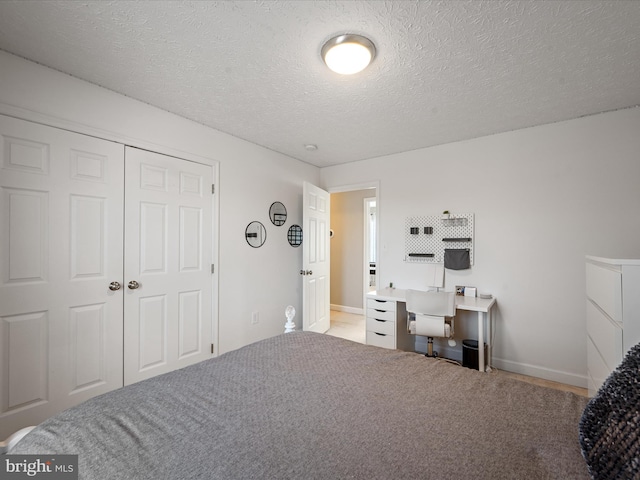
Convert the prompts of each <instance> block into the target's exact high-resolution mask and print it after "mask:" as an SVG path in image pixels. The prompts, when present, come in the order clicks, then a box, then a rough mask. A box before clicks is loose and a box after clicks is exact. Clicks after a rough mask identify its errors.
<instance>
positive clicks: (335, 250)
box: [327, 182, 379, 343]
mask: <svg viewBox="0 0 640 480" xmlns="http://www.w3.org/2000/svg"><path fill="white" fill-rule="evenodd" d="M328 191H329V193H330V194H331V231H332V235H331V240H330V242H331V249H330V258H331V269H330V271H331V281H330V308H331V328H330V330H329V332H327V333H329V334H330V335H334V336H339V337H342V338H348V339H350V340H353V341H357V342H360V343H365V338H366V323H365V315H366V294H367V293H369V291H371V290H372V289H375V285H377V283H378V282H377V277H378V273H379V265H378V262H377V258H378V236H379V228H378V225H379V221H378V217H379V215H378V212H379V199H378V193H377V192H378V185H377V182H376V183H375V184H373V183H372V184H366V185H354V186H346V187H341V188H333V189H328Z"/></svg>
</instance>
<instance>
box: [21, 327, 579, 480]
mask: <svg viewBox="0 0 640 480" xmlns="http://www.w3.org/2000/svg"><path fill="white" fill-rule="evenodd" d="M587 401H588V399H587V398H584V397H580V396H578V395H575V394H573V393H569V392H563V391H558V390H553V389H548V388H543V387H539V386H536V385H532V384H528V383H524V382H520V381H518V380H514V379H510V378H507V377H505V376H502V375H499V374H485V373H480V372H478V371H474V370H470V369H467V368H463V367H460V366H457V365H453V364H451V363H449V362H446V361H443V360H437V359H433V358H426V357H425V356H423V355H419V354H414V353H409V352H401V351H397V350H386V349H381V348H377V347H372V346H366V345H361V344H357V343H354V342H351V341H348V340H343V339H340V338H335V337H331V336H328V335H321V334H314V333H309V332H293V333H287V334H283V335H280V336H277V337H274V338H270V339H267V340H263V341H260V342H257V343H255V344H252V345H248V346H246V347H244V348H241V349H239V350H236V351H233V352H229V353H226V354H224V355H221V356H220V357H218V358H215V359H211V360H208V361H204V362H201V363H199V364H197V365H193V366H190V367H187V368H184V369H182V370H178V371H174V372H171V373H168V374H165V375H162V376H159V377H155V378H152V379H149V380H145V381H142V382H139V383H136V384H134V385H131V386H128V387H125V388H122V389H119V390H116V391H112V392H110V393H107V394H105V395H102V396H100V397H96V398H93V399H91V400H89V401H87V402H85V403H83V404H81V405H79V406H76V407H74V408H71V409H69V410H67V411H65V412H62V413H60V414H58V415H57V416H55V417H53V418H51V419H49V420H47V421H45V422H44V423H42V424H41V425H39V426H38V427H37V428H36V429H34V430H33V431H32V432H30V433H29V434H27V435H26V436H25V437H24V438H23V439H22V440H21V441H19V442H18V443H17V445H16V446H15V447H13V449H12V450H11V451H10V452H9V453H10V454H78V461H79V473H80V478H83V479H110V480H114V479H134V478H135V479H154V480H157V479H188V478H207V479H251V478H268V479H305V480H306V479H396V478H397V479H400V478H402V479H417V478H423V479H429V478H434V479H461V478H477V479H500V478H509V479H537V480H540V479H563V480H565V479H581V478H589V472H588V469H587V464H586V462H585V459H584V458H583V455H582V453H581V447H580V444H579V439H578V424H579V421H580V418H581V416H582V413H583V411H584V409H585V407H586V405H587Z"/></svg>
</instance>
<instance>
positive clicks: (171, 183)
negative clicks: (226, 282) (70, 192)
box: [124, 147, 213, 385]
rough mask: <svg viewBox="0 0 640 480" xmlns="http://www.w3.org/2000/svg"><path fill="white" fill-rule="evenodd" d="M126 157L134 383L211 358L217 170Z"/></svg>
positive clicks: (128, 322) (148, 156) (130, 151)
mask: <svg viewBox="0 0 640 480" xmlns="http://www.w3.org/2000/svg"><path fill="white" fill-rule="evenodd" d="M125 156H126V178H127V183H126V198H127V202H126V207H125V252H126V257H125V283H126V292H125V326H124V328H125V362H124V363H125V374H124V378H125V385H127V384H130V383H134V382H137V381H139V380H143V379H145V378H149V377H152V376H154V375H158V374H161V373H165V372H168V371H171V370H175V369H177V368H182V367H185V366H187V365H190V364H193V363H196V362H199V361H201V360H204V359H207V358H210V357H211V350H210V345H211V343H212V304H211V303H212V278H211V258H212V253H211V252H212V213H213V207H212V197H211V190H210V185H211V183H212V180H213V169H212V167H211V166H207V165H202V164H198V163H194V162H190V161H187V160H182V159H178V158H174V157H169V156H166V155H161V154H158V153H153V152H148V151H145V150H139V149H135V148H130V147H127V149H126V153H125ZM131 281H133V282H137V283H135V284H132V287H133V288H130V286H129V282H131Z"/></svg>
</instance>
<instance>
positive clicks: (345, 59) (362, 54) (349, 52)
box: [321, 34, 376, 75]
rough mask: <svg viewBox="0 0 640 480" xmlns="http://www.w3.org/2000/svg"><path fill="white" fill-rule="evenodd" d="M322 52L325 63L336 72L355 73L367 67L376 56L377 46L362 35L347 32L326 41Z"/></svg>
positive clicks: (343, 73)
mask: <svg viewBox="0 0 640 480" xmlns="http://www.w3.org/2000/svg"><path fill="white" fill-rule="evenodd" d="M321 54H322V59H323V60H324V63H326V64H327V67H329V68H330V69H331V70H333V71H334V72H336V73H339V74H341V75H353V74H354V73H358V72H360V71H362V70H364V69H365V68H367V66H368V65H369V64H370V63H371V61H372V60H373V58H374V57H375V56H376V47H375V45H374V44H373V42H372V41H371V40H369V39H368V38H365V37H363V36H361V35H354V34H345V35H339V36H337V37H333V38H332V39H331V40H329V41H328V42H327V43H325V44H324V45H323V47H322V52H321Z"/></svg>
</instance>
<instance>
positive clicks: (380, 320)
mask: <svg viewBox="0 0 640 480" xmlns="http://www.w3.org/2000/svg"><path fill="white" fill-rule="evenodd" d="M374 320H375V321H376V322H382V323H384V322H386V320H382V319H380V318H374Z"/></svg>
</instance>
